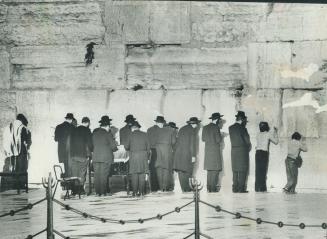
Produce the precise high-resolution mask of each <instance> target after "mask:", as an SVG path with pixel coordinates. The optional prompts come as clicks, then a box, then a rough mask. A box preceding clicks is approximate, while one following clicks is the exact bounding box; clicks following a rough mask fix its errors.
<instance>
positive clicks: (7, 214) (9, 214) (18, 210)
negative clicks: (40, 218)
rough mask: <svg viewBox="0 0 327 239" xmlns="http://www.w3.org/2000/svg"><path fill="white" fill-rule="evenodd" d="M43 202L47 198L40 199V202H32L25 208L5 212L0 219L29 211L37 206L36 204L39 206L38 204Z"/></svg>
mask: <svg viewBox="0 0 327 239" xmlns="http://www.w3.org/2000/svg"><path fill="white" fill-rule="evenodd" d="M45 200H47V198H43V199H41V200H39V201H37V202H34V203H29V204H27V205H26V206H24V207H22V208H19V209H16V210H10V211H9V212H6V213H4V214H2V215H0V218H1V217H6V216H14V215H15V214H16V213H18V212H21V211H25V210H31V209H32V208H33V207H34V206H35V205H37V204H39V203H41V202H43V201H45Z"/></svg>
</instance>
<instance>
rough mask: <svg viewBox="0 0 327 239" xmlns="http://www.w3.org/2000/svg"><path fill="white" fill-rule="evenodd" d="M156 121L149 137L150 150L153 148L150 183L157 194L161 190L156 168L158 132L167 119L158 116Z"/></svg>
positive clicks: (149, 132) (149, 131)
mask: <svg viewBox="0 0 327 239" xmlns="http://www.w3.org/2000/svg"><path fill="white" fill-rule="evenodd" d="M154 121H155V122H156V123H155V125H154V126H152V127H150V128H149V129H148V130H147V135H148V138H149V142H150V148H151V159H150V164H149V170H150V183H151V191H152V192H156V191H158V189H159V182H158V176H157V170H156V167H155V165H156V161H157V151H156V144H157V139H158V131H159V129H160V128H162V127H163V126H164V123H165V118H164V117H163V116H157V118H156V119H155V120H154Z"/></svg>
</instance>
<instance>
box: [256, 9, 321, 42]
mask: <svg viewBox="0 0 327 239" xmlns="http://www.w3.org/2000/svg"><path fill="white" fill-rule="evenodd" d="M326 12H327V8H326V6H324V5H315V6H307V5H300V6H294V5H292V6H291V5H289V4H276V5H275V6H274V8H273V9H272V12H271V13H270V14H269V15H268V16H267V18H266V20H265V21H262V22H261V24H260V25H261V26H260V31H259V34H258V36H259V40H260V41H304V40H319V39H320V40H324V39H326V38H327V30H326V29H324V28H321V26H322V25H325V24H326V22H327V17H326Z"/></svg>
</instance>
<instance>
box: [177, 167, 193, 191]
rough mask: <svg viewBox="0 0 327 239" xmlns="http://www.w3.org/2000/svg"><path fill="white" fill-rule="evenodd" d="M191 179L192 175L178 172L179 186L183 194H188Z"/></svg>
mask: <svg viewBox="0 0 327 239" xmlns="http://www.w3.org/2000/svg"><path fill="white" fill-rule="evenodd" d="M190 178H192V174H191V173H188V172H184V171H178V179H179V183H180V185H181V188H182V191H183V192H190V191H191V188H190V184H189V179H190Z"/></svg>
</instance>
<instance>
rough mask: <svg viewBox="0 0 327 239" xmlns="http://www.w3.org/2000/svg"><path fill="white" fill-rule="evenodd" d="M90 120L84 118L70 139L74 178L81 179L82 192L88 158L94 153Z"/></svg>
mask: <svg viewBox="0 0 327 239" xmlns="http://www.w3.org/2000/svg"><path fill="white" fill-rule="evenodd" d="M89 127H90V119H89V118H88V117H83V119H82V125H80V126H78V127H77V128H74V129H73V131H72V134H71V137H70V152H71V153H70V155H71V159H72V176H73V177H79V178H80V179H81V187H82V192H84V183H85V179H86V172H87V166H88V158H90V157H91V152H92V151H93V143H92V133H91V130H90V128H89Z"/></svg>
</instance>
